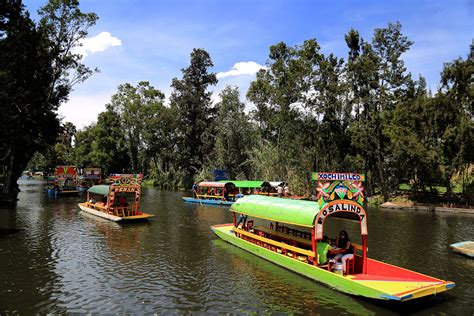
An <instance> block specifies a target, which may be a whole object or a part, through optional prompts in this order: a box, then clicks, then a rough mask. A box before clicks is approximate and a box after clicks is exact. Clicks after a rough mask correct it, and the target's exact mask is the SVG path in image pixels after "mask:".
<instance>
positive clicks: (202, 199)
mask: <svg viewBox="0 0 474 316" xmlns="http://www.w3.org/2000/svg"><path fill="white" fill-rule="evenodd" d="M235 189H236V188H235V185H234V184H233V183H231V182H213V181H202V182H199V183H197V184H195V185H194V186H193V197H183V201H185V202H191V203H201V204H213V205H231V204H233V203H234V202H235V199H236V198H237V197H236V196H235Z"/></svg>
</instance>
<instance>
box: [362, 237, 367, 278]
mask: <svg viewBox="0 0 474 316" xmlns="http://www.w3.org/2000/svg"><path fill="white" fill-rule="evenodd" d="M362 272H363V274H367V235H362Z"/></svg>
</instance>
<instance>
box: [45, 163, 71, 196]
mask: <svg viewBox="0 0 474 316" xmlns="http://www.w3.org/2000/svg"><path fill="white" fill-rule="evenodd" d="M46 192H48V195H51V196H55V197H57V196H64V195H77V194H78V193H79V191H78V190H77V169H76V167H74V166H57V167H56V170H55V171H54V179H53V185H52V186H48V187H46Z"/></svg>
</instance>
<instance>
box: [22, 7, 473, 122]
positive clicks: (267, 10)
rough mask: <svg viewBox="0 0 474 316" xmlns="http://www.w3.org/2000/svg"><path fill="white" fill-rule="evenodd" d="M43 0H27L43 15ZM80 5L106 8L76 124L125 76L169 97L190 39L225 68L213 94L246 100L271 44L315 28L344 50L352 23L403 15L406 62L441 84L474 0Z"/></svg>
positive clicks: (94, 31) (92, 45)
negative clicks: (234, 92)
mask: <svg viewBox="0 0 474 316" xmlns="http://www.w3.org/2000/svg"><path fill="white" fill-rule="evenodd" d="M45 1H46V0H42V1H38V0H26V1H24V4H25V6H26V8H27V9H28V10H29V11H30V13H31V14H32V17H33V18H36V16H37V15H36V11H37V9H38V8H39V7H40V6H42V5H43V4H44V3H45ZM81 8H82V10H83V11H84V12H95V13H96V14H98V16H99V20H98V22H97V24H96V25H95V26H94V27H93V28H91V29H90V30H89V37H90V38H91V40H90V41H88V42H87V43H85V44H84V48H88V50H87V51H86V57H85V58H84V63H85V64H87V65H88V66H90V67H98V68H99V69H100V73H98V74H95V75H94V76H92V77H91V78H89V79H88V80H87V81H86V82H84V83H82V84H80V85H78V86H76V87H75V89H74V91H73V92H72V93H71V95H70V100H69V101H68V102H67V103H66V104H64V105H62V106H61V108H60V110H59V112H60V114H61V115H62V116H64V120H65V121H70V122H72V123H74V124H75V125H76V126H77V127H78V128H82V127H84V126H86V125H88V124H90V123H92V122H94V121H96V118H97V114H98V113H100V112H101V111H103V110H104V109H105V104H106V103H107V102H109V101H110V97H111V96H112V94H114V93H115V92H116V90H117V86H118V85H119V84H122V83H125V82H129V83H131V84H136V83H138V82H139V81H142V80H146V81H150V82H151V84H152V85H154V86H155V87H156V88H158V89H160V90H161V91H163V92H164V93H165V95H166V96H167V97H169V95H170V93H171V88H170V83H171V80H172V78H174V77H178V78H180V77H181V71H180V70H181V69H182V68H184V67H187V66H188V65H189V54H190V52H191V51H192V49H193V48H203V49H205V50H206V51H208V52H209V54H210V55H211V58H212V60H213V62H214V68H213V69H212V70H213V71H214V72H216V73H218V74H219V73H220V75H219V76H220V80H219V84H218V85H217V86H216V87H214V88H213V89H212V90H213V91H214V95H215V96H214V97H215V98H217V94H218V93H219V92H220V91H221V90H222V89H223V88H224V87H225V85H227V84H231V85H236V86H238V87H239V89H240V93H241V99H242V100H244V99H245V94H246V92H247V89H248V86H249V84H250V82H251V81H252V80H254V78H255V74H254V73H255V71H256V69H258V65H265V62H266V60H267V57H268V49H269V47H270V46H271V45H273V44H276V43H278V42H280V41H283V42H285V43H287V44H288V45H291V46H293V45H297V44H302V43H303V41H304V40H306V39H310V38H316V39H317V41H318V43H319V44H320V46H321V49H322V52H323V53H325V54H329V53H334V54H335V55H337V56H339V57H344V58H345V57H346V55H347V48H346V45H345V42H344V34H345V33H347V31H348V30H349V29H350V28H354V29H356V30H358V31H359V32H360V33H361V35H362V37H363V38H364V39H365V40H370V39H371V37H372V34H373V30H374V28H380V27H385V26H387V24H388V22H390V21H392V22H396V21H400V22H401V24H402V31H403V33H404V34H405V35H407V36H408V38H409V39H410V40H412V41H414V42H415V43H414V45H413V46H412V48H411V49H410V51H409V52H407V53H406V54H404V55H403V59H404V60H405V62H406V66H407V68H408V70H409V71H410V72H412V74H413V75H414V76H415V77H418V75H419V74H422V75H423V76H425V77H426V79H427V82H428V85H429V87H431V88H432V89H436V87H437V86H438V82H439V73H440V71H441V70H442V67H443V63H444V62H449V61H452V60H453V59H455V58H458V57H463V58H465V56H466V55H467V54H468V51H469V45H470V43H471V41H472V39H473V37H474V23H473V20H474V1H468V0H463V1H449V2H448V1H316V0H313V1H303V0H296V1H289V0H288V1H270V0H254V1H224V0H221V1H218V0H200V1H197V0H196V1H167V0H161V1H159V0H155V1H152V0H147V1H145V0H142V1H132V0H102V1H97V0H82V1H81ZM104 32H108V33H104ZM97 36H99V37H97ZM95 37H96V38H95ZM94 38H95V39H94ZM86 46H87V47H86ZM236 63H240V64H238V67H237V69H234V71H232V72H231V73H227V72H229V71H230V70H231V69H232V68H233V67H234V65H235V64H236Z"/></svg>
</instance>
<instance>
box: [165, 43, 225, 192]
mask: <svg viewBox="0 0 474 316" xmlns="http://www.w3.org/2000/svg"><path fill="white" fill-rule="evenodd" d="M190 59H191V61H190V65H189V67H187V68H184V69H182V70H181V71H182V73H183V78H182V79H177V78H174V79H173V81H172V83H171V87H172V88H173V92H172V93H171V97H170V103H171V107H172V108H175V109H176V114H177V128H178V130H179V131H177V134H178V137H177V145H178V148H179V155H177V157H176V158H177V159H178V161H179V167H180V168H182V169H183V170H184V174H185V178H184V184H185V186H186V187H187V188H190V187H191V185H192V182H193V178H194V175H195V174H196V173H197V172H199V170H200V169H201V167H202V166H203V165H205V163H206V160H207V159H209V155H210V154H211V153H212V150H213V147H214V142H215V137H214V135H215V134H214V125H213V123H214V122H213V121H214V120H213V118H214V115H215V113H214V110H213V108H212V107H211V92H208V91H207V89H208V87H209V86H212V85H215V84H216V83H217V79H216V75H215V74H214V73H212V72H209V68H210V67H212V66H213V63H212V60H211V57H210V56H209V54H208V53H207V52H206V51H205V50H203V49H194V50H193V51H192V53H191V58H190Z"/></svg>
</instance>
